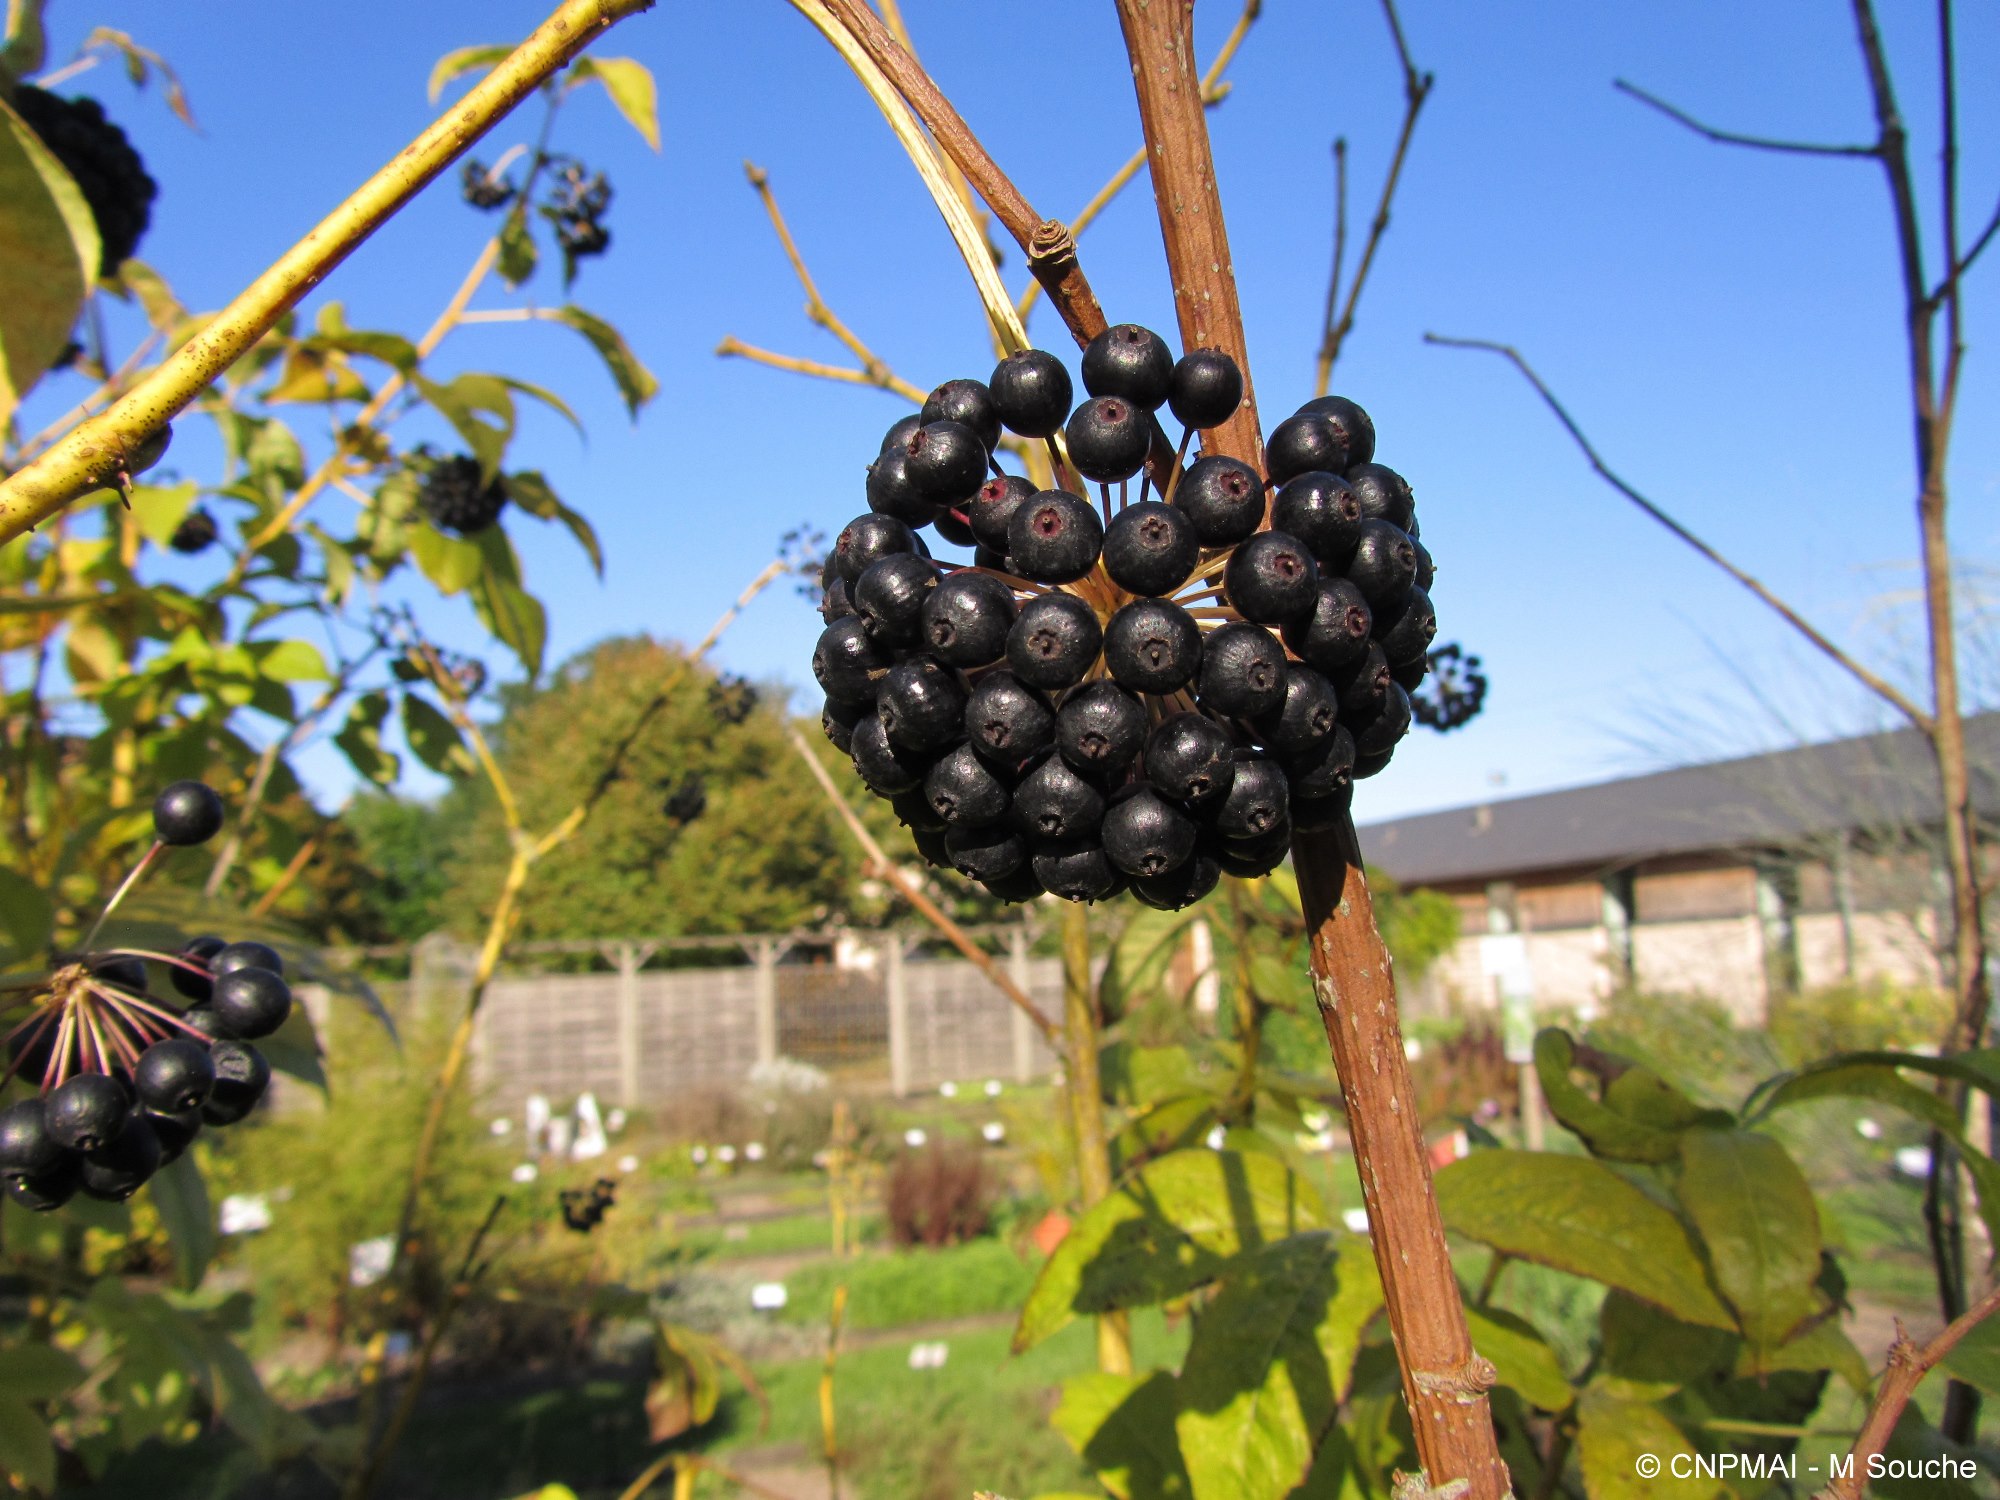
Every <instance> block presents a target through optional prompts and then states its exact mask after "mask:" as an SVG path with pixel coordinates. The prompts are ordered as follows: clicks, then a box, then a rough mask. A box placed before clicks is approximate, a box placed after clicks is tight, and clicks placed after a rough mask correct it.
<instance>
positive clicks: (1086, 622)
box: [1007, 593, 1104, 692]
mask: <svg viewBox="0 0 2000 1500" xmlns="http://www.w3.org/2000/svg"><path fill="white" fill-rule="evenodd" d="M1103 643H1104V632H1103V629H1102V628H1101V627H1100V626H1099V625H1098V623H1097V615H1096V613H1095V612H1094V611H1093V610H1092V609H1091V607H1090V606H1089V605H1088V604H1085V603H1084V602H1083V601H1082V600H1081V599H1079V598H1077V597H1076V596H1075V595H1074V594H1056V593H1048V594H1043V595H1041V596H1039V597H1038V598H1034V599H1030V600H1029V601H1028V602H1027V603H1026V604H1024V605H1022V606H1021V612H1020V613H1019V614H1018V615H1016V616H1015V617H1014V628H1013V629H1012V630H1010V631H1008V632H1007V665H1008V666H1009V667H1010V668H1012V669H1013V673H1014V675H1015V676H1016V677H1018V678H1020V679H1021V681H1023V682H1025V683H1027V684H1028V685H1029V686H1030V687H1037V688H1041V689H1043V690H1045V691H1049V692H1054V691H1057V690H1059V689H1062V688H1066V687H1074V686H1075V685H1076V684H1077V683H1079V682H1081V681H1082V680H1083V674H1084V673H1085V672H1087V671H1089V670H1090V666H1091V663H1092V662H1094V661H1096V660H1097V652H1098V648H1099V647H1100V646H1102V645H1103Z"/></svg>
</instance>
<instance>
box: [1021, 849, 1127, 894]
mask: <svg viewBox="0 0 2000 1500" xmlns="http://www.w3.org/2000/svg"><path fill="white" fill-rule="evenodd" d="M1030 863H1031V864H1032V865H1033V867H1034V872H1035V879H1036V880H1037V881H1039V882H1040V883H1041V886H1042V889H1043V890H1045V891H1047V892H1048V893H1049V894H1050V895H1051V896H1058V897H1060V898H1062V899H1063V900H1064V901H1102V900H1103V899H1104V898H1105V897H1106V896H1109V895H1112V894H1113V893H1114V892H1116V891H1117V890H1118V888H1119V886H1120V885H1121V884H1122V883H1123V881H1122V878H1121V877H1120V875H1119V873H1118V867H1117V866H1116V865H1114V864H1112V863H1111V860H1110V859H1109V857H1107V856H1106V854H1105V852H1104V848H1103V846H1102V845H1100V844H1094V843H1090V842H1087V841H1079V842H1077V843H1073V844H1050V845H1047V846H1045V847H1043V848H1039V849H1037V850H1036V851H1035V852H1034V855H1033V857H1032V859H1031V861H1030Z"/></svg>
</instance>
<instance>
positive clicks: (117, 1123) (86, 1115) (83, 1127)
mask: <svg viewBox="0 0 2000 1500" xmlns="http://www.w3.org/2000/svg"><path fill="white" fill-rule="evenodd" d="M43 1107H44V1110H45V1117H46V1119H47V1121H48V1130H49V1135H50V1137H51V1138H52V1139H53V1140H54V1141H55V1143H56V1144H57V1145H58V1146H63V1147H66V1148H67V1149H69V1150H71V1151H95V1150H97V1149H98V1148H99V1147H100V1146H103V1145H105V1144H106V1143H108V1142H110V1141H113V1140H115V1139H117V1136H118V1132H119V1131H120V1130H122V1129H124V1128H125V1116H126V1114H127V1113H128V1112H130V1110H131V1108H132V1101H131V1099H130V1098H128V1097H127V1095H126V1093H125V1086H124V1085H123V1084H121V1083H120V1082H118V1080H117V1079H115V1078H109V1077H107V1076H105V1075H104V1074H102V1073H78V1074H77V1075H76V1076H74V1077H73V1078H68V1079H65V1080H64V1081H63V1082H61V1083H59V1084H57V1085H56V1086H55V1087H54V1088H52V1089H50V1090H49V1092H48V1093H47V1094H46V1095H44V1096H43Z"/></svg>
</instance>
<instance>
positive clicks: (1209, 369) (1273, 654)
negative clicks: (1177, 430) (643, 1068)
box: [813, 324, 1437, 909]
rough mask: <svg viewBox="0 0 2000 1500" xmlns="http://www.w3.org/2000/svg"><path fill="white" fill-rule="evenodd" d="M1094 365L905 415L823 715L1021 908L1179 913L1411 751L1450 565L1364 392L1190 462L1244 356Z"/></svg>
mask: <svg viewBox="0 0 2000 1500" xmlns="http://www.w3.org/2000/svg"><path fill="white" fill-rule="evenodd" d="M1081 374H1082V385H1083V396H1082V399H1081V401H1079V400H1078V399H1077V394H1078V393H1077V391H1076V389H1075V387H1074V385H1073V384H1072V382H1071V380H1070V376H1069V372H1068V371H1067V370H1066V369H1065V368H1064V367H1063V365H1062V362H1061V361H1060V360H1058V359H1057V358H1056V357H1055V356H1054V355H1053V354H1050V353H1047V352H1046V351H1043V350H1039V349H1030V350H1024V351H1021V352H1019V353H1016V354H1011V355H1009V356H1007V357H1006V358H1005V359H1003V360H1001V362H1000V364H999V366H998V368H996V369H995V370H994V371H993V374H992V376H991V377H990V378H989V379H988V380H986V381H984V382H981V381H978V380H964V379H961V380H951V381H947V382H945V384H943V385H941V386H939V387H938V388H937V389H936V390H935V391H933V392H932V393H931V395H930V399H929V400H928V401H926V402H925V403H924V407H923V409H922V411H921V412H919V413H918V414H917V415H916V416H914V417H905V418H904V419H903V420H902V421H900V422H898V423H896V425H895V426H894V427H892V428H891V429H890V430H889V432H888V434H887V436H886V437H885V438H884V439H883V441H882V444H881V447H880V449H879V451H878V454H877V456H876V458H875V461H874V463H873V464H872V465H871V466H870V467H869V470H868V476H867V483H866V487H865V488H866V494H867V500H868V507H869V510H868V513H867V514H866V515H862V516H857V517H856V518H855V519H854V520H853V521H851V522H849V523H848V525H847V527H846V528H845V529H844V530H843V531H842V532H841V534H840V536H839V538H838V540H837V541H836V542H835V544H834V547H833V550H832V552H831V554H830V555H829V557H828V560H827V566H826V570H825V573H824V575H823V577H822V580H821V582H822V584H823V587H824V593H823V598H822V604H821V613H822V615H823V617H824V618H825V620H826V622H827V626H826V630H825V633H824V634H823V635H822V636H821V637H820V640H819V644H818V646H817V647H816V648H815V650H814V653H813V672H814V675H815V676H816V677H817V678H818V680H819V684H820V687H821V689H822V690H823V691H824V692H825V693H826V707H825V711H824V713H823V715H822V719H821V722H822V724H823V725H824V726H825V728H826V732H827V736H828V738H830V739H831V740H832V741H833V742H834V744H835V745H837V746H838V747H839V748H840V749H842V750H843V751H846V752H847V753H848V754H849V755H850V756H851V757H852V758H853V761H854V767H855V770H856V772H857V773H858V774H859V775H860V777H861V779H862V780H863V782H865V783H866V784H867V786H868V787H869V789H870V790H872V791H874V792H875V793H876V794H877V795H878V796H882V797H886V798H888V799H890V800H891V803H892V805H893V806H894V807H895V809H896V811H897V814H898V815H899V816H900V817H901V818H902V820H903V822H904V823H905V824H907V825H908V826H909V827H910V829H911V833H912V837H913V838H914V840H915V842H916V845H917V848H918V850H919V852H921V853H922V854H923V855H924V857H925V858H926V859H927V860H929V861H930V862H931V863H933V864H948V865H951V866H953V867H955V868H956V869H958V870H959V871H960V873H962V874H964V875H966V876H968V877H970V878H971V879H974V880H977V881H979V882H980V883H981V884H983V885H984V886H985V887H986V889H987V890H988V891H990V892H992V893H993V894H995V895H997V896H999V897H1000V898H1002V899H1003V900H1008V901H1025V900H1029V899H1032V898H1034V897H1036V896H1039V895H1042V894H1043V893H1045V892H1046V893H1048V894H1051V895H1055V896H1059V897H1062V898H1064V899H1066V900H1073V901H1079V900H1080V901H1094V900H1101V899H1103V898H1105V897H1108V896H1112V895H1115V894H1118V893H1120V892H1122V891H1125V890H1128V889H1129V890H1130V891H1131V892H1132V893H1133V894H1134V895H1136V896H1137V897H1138V898H1139V899H1140V900H1141V901H1143V902H1145V903H1147V904H1148V905H1152V906H1157V907H1162V908H1167V909H1172V908H1177V907H1180V906H1184V905H1186V904H1188V903H1189V902H1192V901H1195V900H1198V899H1199V898H1200V897H1202V896H1203V895H1206V894H1207V893H1208V892H1209V891H1210V890H1211V889H1213V888H1214V886H1215V884H1216V882H1217V881H1218V880H1219V879H1220V878H1221V876H1222V875H1223V874H1225V873H1226V874H1232V875H1238V876H1256V875H1262V874H1266V873H1268V872H1270V871H1271V870H1273V869H1275V868H1276V867H1277V866H1278V865H1279V864H1280V863H1282V862H1283V860H1284V859H1285V857H1286V855H1287V854H1288V853H1289V852H1290V848H1291V838H1292V834H1293V832H1294V831H1295V830H1305V831H1312V830H1318V829H1323V828H1328V827H1332V826H1334V825H1335V824H1336V823H1337V822H1338V821H1339V820H1341V819H1343V818H1344V817H1345V816H1346V814H1347V809H1348V802H1349V798H1350V796H1351V794H1352V791H1353V782H1354V779H1355V778H1356V777H1360V776H1372V775H1374V774H1375V773H1376V772H1378V771H1380V770H1381V769H1382V768H1383V767H1384V766H1386V765H1387V764H1388V763H1389V759H1390V756H1391V755H1392V754H1393V753H1394V750H1395V747H1396V744H1397V743H1398V741H1400V740H1401V739H1402V737H1403V735H1404V734H1405V733H1407V732H1408V730H1409V727H1410V722H1411V701H1410V693H1411V692H1412V691H1413V690H1414V689H1415V688H1416V687H1417V686H1418V684H1419V683H1420V682H1421V681H1422V680H1423V677H1424V674H1425V672H1426V670H1427V667H1428V653H1429V650H1430V644H1431V639H1432V637H1433V636H1434V635H1435V634H1436V631H1437V617H1436V614H1435V612H1434V611H1433V610H1432V608H1431V600H1430V587H1431V575H1432V564H1431V558H1430V554H1429V553H1428V552H1426V551H1425V549H1424V547H1423V544H1422V543H1421V542H1420V541H1418V539H1417V536H1418V531H1417V518H1416V507H1415V502H1414V499H1413V497H1412V494H1411V490H1410V486H1409V483H1408V482H1407V481H1406V480H1405V479H1404V478H1403V477H1402V475H1400V474H1398V473H1397V472H1396V471H1395V470H1394V469H1391V468H1388V467H1387V466H1385V465H1383V464H1381V463H1378V462H1376V455H1375V426H1374V423H1373V422H1372V421H1371V420H1370V419H1369V417H1368V414H1367V413H1366V412H1365V411H1363V410H1362V409H1361V407H1359V406H1358V405H1356V404H1355V403H1354V402H1352V401H1350V400H1347V399H1346V398H1344V397H1339V396H1328V397H1321V398H1319V399H1316V400H1313V401H1309V402H1307V403H1306V404H1305V405H1304V406H1302V407H1301V408H1299V410H1298V412H1297V413H1295V414H1294V415H1293V416H1291V417H1290V418H1288V419H1286V420H1285V421H1284V422H1281V423H1280V424H1279V425H1278V426H1277V427H1276V428H1274V429H1273V430H1272V432H1271V435H1270V441H1269V442H1268V444H1267V445H1266V447H1265V451H1264V454H1263V463H1262V466H1261V468H1260V467H1258V466H1255V465H1252V464H1248V463H1244V462H1241V461H1239V460H1237V459H1234V458H1230V457H1226V456H1224V455H1221V454H1209V453H1201V452H1197V454H1196V456H1195V457H1194V459H1193V461H1192V462H1189V461H1187V455H1188V450H1189V446H1190V443H1191V441H1192V439H1193V437H1194V435H1195V433H1196V432H1198V431H1206V430H1211V429H1214V428H1216V427H1219V426H1221V425H1222V424H1223V423H1224V422H1226V421H1227V420H1228V419H1229V417H1230V416H1231V415H1232V414H1233V413H1234V412H1235V411H1236V410H1237V408H1238V407H1239V405H1240V404H1241V402H1242V400H1243V376H1242V372H1241V371H1240V370H1239V369H1238V368H1237V366H1236V364H1235V362H1234V361H1233V360H1232V359H1230V358H1229V356H1227V355H1226V354H1223V353H1221V352H1220V351H1217V350H1213V349H1198V350H1194V351H1191V352H1189V353H1187V354H1185V355H1183V356H1182V357H1181V358H1180V359H1178V360H1176V359H1175V358H1174V357H1173V353H1172V351H1171V350H1170V349H1169V348H1168V347H1167V344H1166V342H1165V341H1164V340H1163V339H1161V338H1160V336H1159V335H1158V334H1156V333H1153V332H1151V331H1150V330H1148V329H1144V328H1140V327H1137V326H1136V325H1132V324H1123V325H1120V326H1118V327H1116V328H1111V329H1108V330H1106V331H1105V332H1104V333H1103V334H1101V335H1099V336H1098V337H1097V338H1096V339H1095V340H1093V341H1092V342H1091V344H1090V346H1089V347H1088V348H1086V349H1085V350H1084V354H1083V362H1082V370H1081ZM1163 415H1165V416H1168V417H1170V418H1171V419H1172V420H1173V421H1176V422H1178V423H1179V424H1180V426H1181V428H1182V436H1181V440H1180V446H1179V450H1178V452H1177V453H1174V454H1173V456H1172V459H1171V462H1162V461H1160V459H1159V458H1157V457H1156V455H1159V454H1163V453H1165V452H1167V447H1166V442H1165V440H1164V434H1163V433H1162V431H1161V429H1160V426H1159V422H1160V419H1161V417H1162V416H1163ZM1003 432H1012V433H1013V434H1015V435H1016V436H1017V438H1020V439H1026V440H1030V441H1031V442H1032V443H1034V444H1046V446H1047V451H1048V452H1049V454H1050V458H1051V466H1052V468H1053V471H1054V473H1055V474H1056V476H1057V478H1056V488H1054V489H1047V490H1042V489H1038V488H1037V487H1036V485H1035V484H1033V483H1032V482H1030V481H1029V480H1028V479H1026V478H1025V477H1023V476H1021V475H1018V474H1011V473H1009V472H1007V470H1006V468H1005V466H1004V464H1003V462H1002V441H1003V439H1002V434H1003ZM925 527H930V528H933V529H934V530H935V531H936V533H937V537H938V539H939V540H940V541H941V542H944V543H949V544H952V545H955V546H959V547H972V548H974V551H973V554H972V557H971V559H970V560H969V562H967V563H963V564H961V563H956V562H948V561H942V560H940V559H939V558H937V557H936V556H934V555H933V553H932V551H931V549H930V547H929V545H928V544H927V543H926V542H925V540H924V538H923V536H922V535H921V532H922V530H923V529H924V528H925Z"/></svg>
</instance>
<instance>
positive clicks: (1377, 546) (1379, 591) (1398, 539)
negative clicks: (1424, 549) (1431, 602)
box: [1346, 521, 1417, 606]
mask: <svg viewBox="0 0 2000 1500" xmlns="http://www.w3.org/2000/svg"><path fill="white" fill-rule="evenodd" d="M1346 572H1347V577H1348V579H1349V580H1350V581H1351V582H1352V583H1353V584H1354V586H1355V587H1356V588H1358V589H1360V590H1361V597H1362V598H1364V599H1366V600H1367V601H1368V602H1369V604H1370V605H1371V606H1372V605H1378V604H1381V603H1383V602H1384V601H1385V600H1396V599H1400V598H1401V597H1402V595H1403V592H1404V590H1406V589H1407V588H1409V586H1410V585H1411V584H1412V583H1414V582H1416V578H1417V544H1416V543H1415V542H1413V541H1411V540H1410V535H1409V533H1408V532H1406V531H1404V530H1403V529H1402V528H1401V527H1400V526H1395V525H1392V524H1390V523H1389V522H1387V521H1363V522H1362V523H1361V536H1360V539H1359V540H1358V541H1356V543H1355V544H1354V556H1353V557H1352V558H1351V559H1349V561H1348V564H1347V569H1346Z"/></svg>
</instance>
